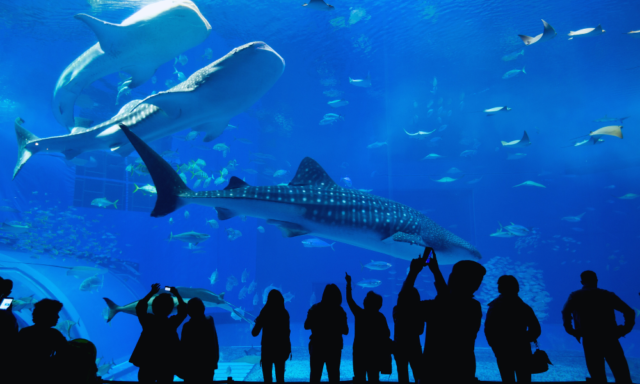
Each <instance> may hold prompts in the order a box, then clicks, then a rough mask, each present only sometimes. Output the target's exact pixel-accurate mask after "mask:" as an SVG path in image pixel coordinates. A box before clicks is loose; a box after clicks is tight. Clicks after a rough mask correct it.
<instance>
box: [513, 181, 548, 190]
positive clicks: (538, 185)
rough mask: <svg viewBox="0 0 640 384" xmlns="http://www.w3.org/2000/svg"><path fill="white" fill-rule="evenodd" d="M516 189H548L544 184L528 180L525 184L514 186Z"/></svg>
mask: <svg viewBox="0 0 640 384" xmlns="http://www.w3.org/2000/svg"><path fill="white" fill-rule="evenodd" d="M515 187H538V188H547V187H545V186H544V185H542V184H538V183H536V182H535V181H531V180H527V181H525V182H524V183H520V184H518V185H514V186H513V188H515Z"/></svg>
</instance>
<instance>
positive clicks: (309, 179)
mask: <svg viewBox="0 0 640 384" xmlns="http://www.w3.org/2000/svg"><path fill="white" fill-rule="evenodd" d="M289 185H290V186H303V185H316V186H324V187H326V188H331V187H334V188H339V186H338V184H336V182H335V181H333V180H332V179H331V177H330V176H329V175H328V174H327V172H326V171H325V170H324V169H323V168H322V167H321V166H320V164H318V163H317V162H316V161H315V160H313V159H312V158H310V157H305V158H304V159H302V162H300V166H299V167H298V170H297V171H296V175H295V176H294V177H293V180H291V182H290V183H289Z"/></svg>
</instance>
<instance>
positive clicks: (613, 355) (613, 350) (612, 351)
mask: <svg viewBox="0 0 640 384" xmlns="http://www.w3.org/2000/svg"><path fill="white" fill-rule="evenodd" d="M603 347H604V348H603V349H604V358H605V360H606V361H607V364H609V368H611V372H613V377H614V378H615V380H616V383H624V384H627V383H631V372H629V363H627V358H626V357H625V356H624V350H623V349H622V346H621V345H620V341H619V340H617V339H613V340H611V341H608V342H607V343H606V344H604V345H603Z"/></svg>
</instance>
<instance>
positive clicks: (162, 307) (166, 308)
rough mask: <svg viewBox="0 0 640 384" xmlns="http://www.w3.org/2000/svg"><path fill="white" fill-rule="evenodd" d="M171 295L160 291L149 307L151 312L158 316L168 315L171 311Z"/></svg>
mask: <svg viewBox="0 0 640 384" xmlns="http://www.w3.org/2000/svg"><path fill="white" fill-rule="evenodd" d="M173 307H174V304H173V296H171V295H170V294H168V293H161V294H159V295H158V296H156V297H155V298H154V299H153V303H152V304H151V309H152V310H153V314H154V315H156V316H160V317H168V316H169V315H170V314H171V312H173Z"/></svg>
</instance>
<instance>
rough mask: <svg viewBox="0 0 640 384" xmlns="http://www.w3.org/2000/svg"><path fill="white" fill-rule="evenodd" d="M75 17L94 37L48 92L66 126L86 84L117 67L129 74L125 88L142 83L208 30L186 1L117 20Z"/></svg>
mask: <svg viewBox="0 0 640 384" xmlns="http://www.w3.org/2000/svg"><path fill="white" fill-rule="evenodd" d="M75 18H76V19H77V20H80V21H82V22H84V23H85V24H87V26H88V27H89V28H91V30H92V31H93V32H94V33H95V34H96V37H97V38H98V42H97V43H96V44H95V45H93V46H92V47H91V48H89V49H88V50H87V51H85V52H84V53H83V54H82V55H80V56H78V58H77V59H75V60H74V61H73V62H72V63H71V64H69V66H68V67H67V68H65V70H64V71H63V72H62V74H61V75H60V78H59V79H58V82H57V84H56V88H55V89H54V91H53V102H52V108H53V115H54V116H55V118H56V120H58V122H59V123H60V124H62V125H64V126H66V127H67V128H68V129H69V130H71V129H72V128H73V127H74V126H75V125H74V117H73V115H74V114H73V107H74V104H75V102H76V99H77V98H78V96H79V95H80V93H81V92H82V90H83V89H84V88H85V87H86V86H88V85H89V84H91V83H92V82H94V81H96V80H98V79H100V78H102V77H104V76H106V75H109V74H111V73H115V72H118V71H123V72H126V73H128V74H130V75H131V80H130V82H129V84H128V88H135V87H137V86H139V85H142V84H143V83H144V82H146V81H147V80H149V79H150V78H151V77H152V76H153V74H154V73H155V71H156V69H157V68H158V67H159V66H160V65H162V64H163V63H165V62H167V61H168V60H171V59H173V58H174V57H175V56H177V55H179V54H180V53H182V52H184V51H186V50H188V49H190V48H193V47H195V46H196V45H198V44H200V43H202V42H203V41H204V40H205V39H206V38H207V36H209V33H210V32H211V26H210V25H209V23H208V22H207V19H205V18H204V16H202V14H201V13H200V10H199V9H198V7H197V6H196V5H195V4H194V3H193V2H192V1H189V0H164V1H159V2H156V3H153V4H150V5H147V6H146V7H144V8H142V9H140V10H139V11H138V12H136V13H134V14H133V15H131V16H129V17H128V18H127V19H125V20H124V21H123V22H122V23H120V24H114V23H109V22H106V21H102V20H98V19H96V18H95V17H93V16H89V15H86V14H82V13H81V14H78V15H76V16H75Z"/></svg>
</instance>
